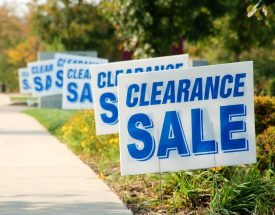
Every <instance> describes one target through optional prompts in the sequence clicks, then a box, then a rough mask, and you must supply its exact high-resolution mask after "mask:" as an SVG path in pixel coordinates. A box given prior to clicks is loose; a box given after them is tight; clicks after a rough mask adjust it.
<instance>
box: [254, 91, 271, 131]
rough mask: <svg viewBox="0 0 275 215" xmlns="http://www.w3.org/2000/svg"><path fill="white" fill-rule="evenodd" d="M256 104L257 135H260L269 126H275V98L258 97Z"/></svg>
mask: <svg viewBox="0 0 275 215" xmlns="http://www.w3.org/2000/svg"><path fill="white" fill-rule="evenodd" d="M254 103H255V124H256V125H255V126H256V133H257V134H260V133H262V132H263V131H264V130H265V129H267V128H268V127H269V126H275V97H269V96H256V97H255V98H254Z"/></svg>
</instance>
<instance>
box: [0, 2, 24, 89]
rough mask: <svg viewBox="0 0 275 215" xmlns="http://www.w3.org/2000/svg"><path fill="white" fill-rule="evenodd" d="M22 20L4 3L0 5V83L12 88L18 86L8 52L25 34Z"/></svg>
mask: <svg viewBox="0 0 275 215" xmlns="http://www.w3.org/2000/svg"><path fill="white" fill-rule="evenodd" d="M22 32H23V28H22V23H21V21H20V20H19V19H18V18H17V17H15V16H14V15H12V13H10V10H9V9H8V8H7V7H6V6H5V5H4V6H1V7H0V85H1V84H5V85H6V86H7V85H8V87H9V88H10V89H13V88H15V87H16V80H15V79H14V75H13V73H12V70H11V68H10V65H9V63H8V59H7V55H6V52H7V50H8V49H9V48H11V47H14V46H15V45H16V44H17V43H18V42H20V41H21V40H22V39H23V37H24V34H23V33H22Z"/></svg>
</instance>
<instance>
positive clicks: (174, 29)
mask: <svg viewBox="0 0 275 215" xmlns="http://www.w3.org/2000/svg"><path fill="white" fill-rule="evenodd" d="M100 8H101V11H102V13H103V14H105V16H106V17H108V19H109V20H110V22H111V23H112V24H113V25H114V26H115V28H116V29H117V33H118V37H119V38H120V39H121V40H122V41H124V44H123V45H124V48H125V49H126V50H128V51H133V52H134V57H146V56H159V55H167V54H170V53H171V45H173V44H175V43H177V42H178V41H179V40H180V39H182V38H183V39H185V40H189V41H198V40H200V39H202V38H205V37H206V36H208V35H211V34H213V33H214V32H213V20H214V19H215V18H217V17H219V16H221V15H222V14H223V13H224V8H223V4H222V3H221V1H214V0H204V1H201V0H195V1H194V0H193V1H191V0H186V1H182V0H154V1H153V0H127V1H125V0H111V1H109V0H105V1H101V4H100Z"/></svg>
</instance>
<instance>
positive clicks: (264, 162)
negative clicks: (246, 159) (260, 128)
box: [257, 126, 275, 170]
mask: <svg viewBox="0 0 275 215" xmlns="http://www.w3.org/2000/svg"><path fill="white" fill-rule="evenodd" d="M257 158H258V166H259V169H260V170H265V169H268V168H271V169H273V170H274V165H275V126H270V127H269V128H268V129H266V130H265V131H264V132H263V133H262V134H260V135H258V136H257Z"/></svg>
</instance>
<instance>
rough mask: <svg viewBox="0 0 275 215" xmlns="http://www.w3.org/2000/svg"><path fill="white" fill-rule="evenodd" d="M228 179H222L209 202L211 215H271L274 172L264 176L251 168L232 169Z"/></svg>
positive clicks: (254, 167) (254, 168)
mask: <svg viewBox="0 0 275 215" xmlns="http://www.w3.org/2000/svg"><path fill="white" fill-rule="evenodd" d="M234 170H235V171H234V174H233V175H232V177H230V178H229V179H226V178H224V179H223V183H222V184H221V186H220V188H219V190H218V191H217V192H215V193H214V196H213V199H212V201H211V208H210V213H211V214H259V215H260V214H266V215H267V214H273V212H274V211H273V210H274V207H275V196H274V192H275V189H274V183H275V180H274V172H272V171H271V170H269V171H267V172H266V173H265V174H264V175H263V174H262V173H261V172H260V171H259V170H257V168H256V166H252V167H251V168H242V167H240V168H234Z"/></svg>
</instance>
